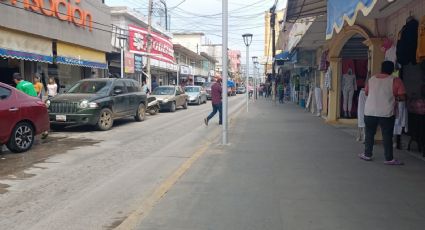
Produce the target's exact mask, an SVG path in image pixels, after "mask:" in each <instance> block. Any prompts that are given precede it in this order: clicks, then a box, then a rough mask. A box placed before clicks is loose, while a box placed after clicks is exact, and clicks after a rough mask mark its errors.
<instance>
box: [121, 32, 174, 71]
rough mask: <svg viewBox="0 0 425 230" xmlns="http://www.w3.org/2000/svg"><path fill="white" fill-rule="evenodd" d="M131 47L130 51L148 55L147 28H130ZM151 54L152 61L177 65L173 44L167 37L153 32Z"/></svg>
mask: <svg viewBox="0 0 425 230" xmlns="http://www.w3.org/2000/svg"><path fill="white" fill-rule="evenodd" d="M128 30H129V46H130V51H131V52H133V53H136V54H142V55H148V31H147V29H145V28H141V27H137V26H129V27H128ZM150 37H151V42H152V45H151V52H150V54H149V55H150V56H151V58H152V59H156V60H159V61H164V62H167V63H171V64H173V63H175V59H174V49H173V43H172V42H171V40H170V39H169V38H167V37H166V36H164V35H162V34H159V33H155V32H151V34H150Z"/></svg>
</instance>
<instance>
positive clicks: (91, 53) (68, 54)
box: [55, 42, 108, 69]
mask: <svg viewBox="0 0 425 230" xmlns="http://www.w3.org/2000/svg"><path fill="white" fill-rule="evenodd" d="M55 62H56V63H58V64H66V65H75V66H83V67H89V68H95V69H107V68H108V64H107V63H106V54H105V53H104V52H101V51H97V50H92V49H89V48H85V47H81V46H78V45H72V44H68V43H63V42H57V57H56V60H55Z"/></svg>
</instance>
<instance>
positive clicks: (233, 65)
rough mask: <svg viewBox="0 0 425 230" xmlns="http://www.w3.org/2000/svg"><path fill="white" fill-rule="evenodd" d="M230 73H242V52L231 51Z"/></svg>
mask: <svg viewBox="0 0 425 230" xmlns="http://www.w3.org/2000/svg"><path fill="white" fill-rule="evenodd" d="M229 61H230V71H231V72H233V73H236V72H240V68H241V51H239V50H229Z"/></svg>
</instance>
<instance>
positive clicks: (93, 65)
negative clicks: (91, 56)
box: [56, 56, 108, 69]
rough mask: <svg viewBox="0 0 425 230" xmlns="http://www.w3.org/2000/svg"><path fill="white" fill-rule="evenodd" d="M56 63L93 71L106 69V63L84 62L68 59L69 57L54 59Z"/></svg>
mask: <svg viewBox="0 0 425 230" xmlns="http://www.w3.org/2000/svg"><path fill="white" fill-rule="evenodd" d="M56 63H58V64H66V65H75V66H84V67H89V68H95V69H107V68H108V64H106V63H99V62H93V61H86V60H81V59H76V58H70V57H62V56H57V57H56Z"/></svg>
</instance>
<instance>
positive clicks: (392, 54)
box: [385, 45, 397, 65]
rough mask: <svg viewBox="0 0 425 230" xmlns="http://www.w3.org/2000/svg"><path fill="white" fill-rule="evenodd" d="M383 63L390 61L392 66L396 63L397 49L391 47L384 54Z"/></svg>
mask: <svg viewBox="0 0 425 230" xmlns="http://www.w3.org/2000/svg"><path fill="white" fill-rule="evenodd" d="M385 61H392V62H393V63H394V65H395V64H396V61H397V48H396V47H395V46H394V45H393V46H391V48H389V49H388V50H387V52H385Z"/></svg>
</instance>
